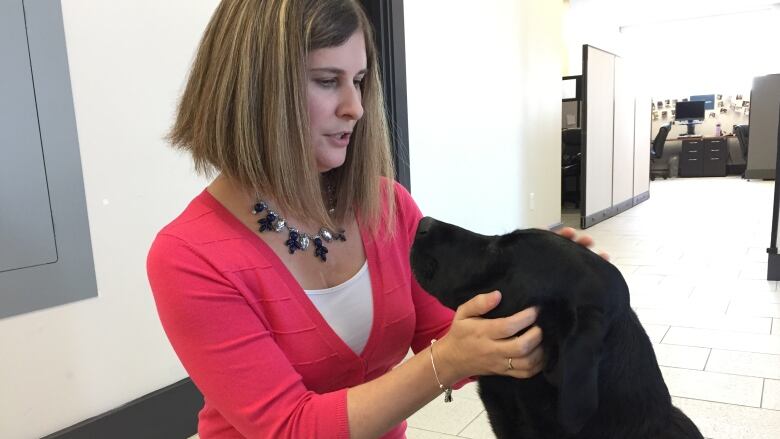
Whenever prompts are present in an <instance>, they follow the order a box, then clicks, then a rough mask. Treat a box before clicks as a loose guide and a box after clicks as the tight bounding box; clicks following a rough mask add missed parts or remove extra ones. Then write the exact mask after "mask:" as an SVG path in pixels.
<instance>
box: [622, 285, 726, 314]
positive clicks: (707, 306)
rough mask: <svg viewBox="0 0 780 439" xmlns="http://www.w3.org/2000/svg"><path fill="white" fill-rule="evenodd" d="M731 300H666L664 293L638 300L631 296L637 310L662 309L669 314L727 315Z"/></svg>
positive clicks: (632, 304)
mask: <svg viewBox="0 0 780 439" xmlns="http://www.w3.org/2000/svg"><path fill="white" fill-rule="evenodd" d="M729 302H730V300H729V299H727V298H717V297H713V298H710V299H690V298H677V299H675V298H672V297H668V298H666V296H665V294H664V293H663V292H660V291H659V293H658V295H657V296H655V297H653V296H652V295H650V296H648V295H640V296H638V297H637V298H636V299H635V298H634V296H631V306H632V307H634V308H635V309H662V310H667V311H669V312H684V313H690V314H697V313H709V314H712V313H725V312H726V310H728V307H729Z"/></svg>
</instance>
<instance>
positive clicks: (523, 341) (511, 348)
mask: <svg viewBox="0 0 780 439" xmlns="http://www.w3.org/2000/svg"><path fill="white" fill-rule="evenodd" d="M498 343H499V348H498V349H499V352H500V353H501V355H502V356H504V357H512V358H519V357H525V356H527V355H529V354H530V353H531V352H533V350H534V349H536V348H537V347H538V346H539V345H540V344H541V343H542V329H541V328H540V327H538V326H534V327H532V328H531V329H529V330H528V331H526V332H525V333H524V334H523V335H518V336H517V337H510V338H507V339H505V340H501V341H499V342H498Z"/></svg>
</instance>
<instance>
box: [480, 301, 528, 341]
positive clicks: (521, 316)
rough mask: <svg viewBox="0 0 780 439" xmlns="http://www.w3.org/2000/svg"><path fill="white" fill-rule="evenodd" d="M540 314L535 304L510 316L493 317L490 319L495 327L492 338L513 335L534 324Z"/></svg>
mask: <svg viewBox="0 0 780 439" xmlns="http://www.w3.org/2000/svg"><path fill="white" fill-rule="evenodd" d="M538 315H539V309H538V308H537V307H535V306H533V307H531V308H526V309H524V310H522V311H520V312H518V313H515V314H513V315H511V316H509V317H503V318H500V319H493V320H491V321H490V324H491V325H492V326H493V327H494V328H493V333H492V334H491V335H492V338H494V339H496V340H498V339H502V338H507V337H511V336H513V335H515V334H517V333H518V332H520V331H522V330H523V329H525V328H527V327H529V326H531V325H533V323H534V322H535V321H536V317H538Z"/></svg>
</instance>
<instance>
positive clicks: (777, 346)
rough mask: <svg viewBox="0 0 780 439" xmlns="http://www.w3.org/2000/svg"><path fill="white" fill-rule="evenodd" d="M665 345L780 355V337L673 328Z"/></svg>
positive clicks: (666, 338)
mask: <svg viewBox="0 0 780 439" xmlns="http://www.w3.org/2000/svg"><path fill="white" fill-rule="evenodd" d="M663 343H668V344H676V345H683V346H698V347H706V348H715V349H725V350H731V351H743V352H757V353H763V354H774V355H780V336H777V335H770V334H752V333H748V332H732V331H718V330H710V329H696V328H678V327H674V326H673V327H671V328H669V332H668V333H667V334H666V337H664V340H663Z"/></svg>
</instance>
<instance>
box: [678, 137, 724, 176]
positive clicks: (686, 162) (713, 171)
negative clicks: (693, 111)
mask: <svg viewBox="0 0 780 439" xmlns="http://www.w3.org/2000/svg"><path fill="white" fill-rule="evenodd" d="M727 158H728V150H727V149H726V139H724V138H717V137H716V138H706V139H703V138H697V139H685V140H683V141H682V151H681V153H680V176H681V177H725V176H726V161H727Z"/></svg>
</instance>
